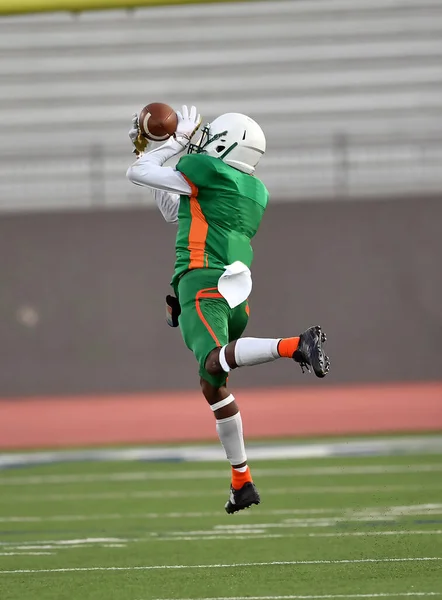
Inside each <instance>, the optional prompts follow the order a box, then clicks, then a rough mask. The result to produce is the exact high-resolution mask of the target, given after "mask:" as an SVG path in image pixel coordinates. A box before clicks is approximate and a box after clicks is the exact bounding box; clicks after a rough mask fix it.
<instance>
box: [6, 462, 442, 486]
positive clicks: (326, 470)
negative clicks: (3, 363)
mask: <svg viewBox="0 0 442 600" xmlns="http://www.w3.org/2000/svg"><path fill="white" fill-rule="evenodd" d="M423 472H427V473H439V472H442V464H422V465H360V466H357V467H356V466H349V465H343V466H340V467H338V466H334V467H286V468H284V467H283V468H276V469H271V468H254V469H253V474H254V475H255V476H256V477H290V476H292V477H297V476H300V477H310V476H322V475H324V476H330V475H370V474H371V475H384V474H390V473H423ZM225 477H226V471H224V470H216V469H212V470H210V471H197V470H188V471H168V470H166V471H158V472H154V473H147V472H146V471H133V472H130V473H128V472H122V473H108V474H103V473H94V474H92V473H88V474H83V475H27V476H21V477H0V485H47V484H51V483H54V484H59V483H99V482H108V481H153V480H177V479H192V480H194V481H198V480H199V479H224V478H225Z"/></svg>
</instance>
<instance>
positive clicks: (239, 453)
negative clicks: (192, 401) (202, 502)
mask: <svg viewBox="0 0 442 600" xmlns="http://www.w3.org/2000/svg"><path fill="white" fill-rule="evenodd" d="M205 376H206V375H205ZM206 377H207V376H206ZM201 389H202V391H203V394H204V396H205V398H206V400H207V401H208V403H209V404H210V407H211V409H212V411H213V413H214V415H215V418H216V431H217V433H218V437H219V439H220V441H221V444H222V446H223V448H224V451H225V453H226V457H227V460H228V461H229V462H230V465H231V484H230V496H229V499H228V501H227V502H226V504H225V509H226V511H227V512H228V513H229V514H232V513H235V512H238V511H239V510H243V509H244V508H249V507H250V506H251V505H252V504H259V503H260V501H261V499H260V496H259V493H258V490H257V489H256V487H255V484H254V483H253V479H252V475H251V472H250V468H249V466H248V463H247V455H246V450H245V444H244V434H243V424H242V418H241V413H240V411H239V407H238V405H237V403H236V401H235V398H234V396H233V394H232V393H231V392H230V390H229V389H228V388H227V385H222V386H220V387H217V386H216V385H212V384H211V383H209V382H208V381H207V380H206V379H204V377H201Z"/></svg>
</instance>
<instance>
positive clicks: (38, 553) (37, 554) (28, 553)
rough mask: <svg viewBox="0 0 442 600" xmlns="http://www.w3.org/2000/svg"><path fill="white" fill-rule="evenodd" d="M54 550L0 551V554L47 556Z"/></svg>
mask: <svg viewBox="0 0 442 600" xmlns="http://www.w3.org/2000/svg"><path fill="white" fill-rule="evenodd" d="M50 554H54V552H0V556H43V555H46V556H49V555H50Z"/></svg>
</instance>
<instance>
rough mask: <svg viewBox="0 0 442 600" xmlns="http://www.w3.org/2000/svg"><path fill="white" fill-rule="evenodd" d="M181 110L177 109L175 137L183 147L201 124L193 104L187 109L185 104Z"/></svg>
mask: <svg viewBox="0 0 442 600" xmlns="http://www.w3.org/2000/svg"><path fill="white" fill-rule="evenodd" d="M181 110H182V112H179V111H177V112H176V114H177V116H178V125H177V128H176V131H175V134H174V136H175V139H176V141H177V142H178V143H179V144H180V146H181V147H182V148H183V149H184V148H187V146H188V145H189V144H190V140H191V139H192V136H193V135H194V133H195V132H196V130H197V129H198V128H199V126H200V125H201V116H200V115H197V114H196V108H195V106H192V108H191V109H190V114H189V110H188V108H187V106H186V105H184V106H183V108H182V109H181Z"/></svg>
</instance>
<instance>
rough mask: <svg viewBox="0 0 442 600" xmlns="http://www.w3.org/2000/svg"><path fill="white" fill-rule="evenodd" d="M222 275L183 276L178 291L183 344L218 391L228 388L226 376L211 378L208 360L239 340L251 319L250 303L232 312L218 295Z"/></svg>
mask: <svg viewBox="0 0 442 600" xmlns="http://www.w3.org/2000/svg"><path fill="white" fill-rule="evenodd" d="M222 274H223V271H221V270H219V269H194V270H192V271H189V272H188V273H186V274H185V275H183V277H182V278H181V279H180V281H179V283H178V289H177V295H178V299H179V301H180V305H181V314H180V317H179V326H180V329H181V334H182V336H183V339H184V342H185V344H186V346H187V347H188V348H189V350H191V351H192V352H193V353H194V355H195V357H196V359H197V361H198V363H199V374H200V376H201V377H202V378H203V379H204V380H206V381H207V382H209V383H210V384H211V385H213V386H215V387H221V386H223V385H225V384H226V380H227V373H223V374H221V375H210V373H208V372H207V371H206V369H205V364H206V359H207V356H208V355H209V353H210V352H211V351H212V350H213V349H214V348H217V347H221V346H225V345H226V344H228V343H229V342H231V341H233V340H237V339H238V338H240V337H241V335H242V334H243V332H244V330H245V328H246V326H247V321H248V319H249V306H248V303H247V300H245V301H244V302H243V303H242V304H240V305H239V306H236V307H235V308H230V306H229V305H228V304H227V302H226V300H225V299H224V298H223V297H222V296H221V294H220V293H219V291H218V287H217V286H218V279H219V278H220V277H221V275H222Z"/></svg>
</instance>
